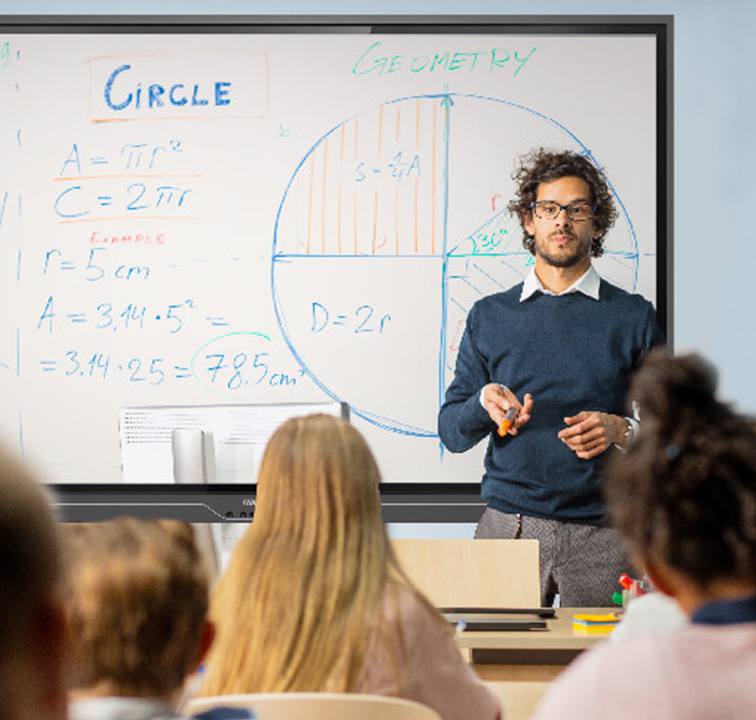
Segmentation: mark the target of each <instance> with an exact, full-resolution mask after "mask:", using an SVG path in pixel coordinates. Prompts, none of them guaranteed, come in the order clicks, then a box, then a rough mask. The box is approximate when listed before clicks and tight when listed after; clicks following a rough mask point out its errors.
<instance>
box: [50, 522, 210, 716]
mask: <svg viewBox="0 0 756 720" xmlns="http://www.w3.org/2000/svg"><path fill="white" fill-rule="evenodd" d="M61 533H62V537H63V557H64V563H65V576H66V577H65V607H66V614H67V618H68V631H69V647H70V653H69V659H68V667H67V682H68V687H69V695H70V699H71V707H70V716H69V720H90V719H94V718H96V719H97V720H122V719H123V718H130V719H131V720H150V719H151V718H161V720H165V719H167V718H177V717H178V716H177V715H176V714H175V707H176V705H177V703H178V701H179V699H180V696H181V694H182V690H183V687H184V681H185V679H186V678H187V676H189V675H190V674H191V673H192V671H193V670H195V668H196V667H197V665H198V664H199V662H200V661H201V659H202V658H203V656H204V654H205V652H206V651H207V648H208V646H209V645H210V643H211V642H212V639H213V635H214V632H213V628H212V625H211V624H210V623H209V622H208V620H207V610H208V604H209V580H208V573H207V571H206V568H205V566H204V563H203V558H202V557H201V554H200V551H199V549H198V547H197V545H196V543H195V540H194V534H193V531H192V528H191V526H190V525H188V524H186V523H183V522H179V521H175V520H142V519H137V518H126V517H124V518H116V519H114V520H108V521H105V522H100V523H91V524H80V525H79V524H76V525H64V526H62V530H61ZM218 717H223V714H220V715H218Z"/></svg>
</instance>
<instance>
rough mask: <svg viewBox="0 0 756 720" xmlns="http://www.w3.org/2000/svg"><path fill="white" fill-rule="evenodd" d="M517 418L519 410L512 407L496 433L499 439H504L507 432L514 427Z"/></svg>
mask: <svg viewBox="0 0 756 720" xmlns="http://www.w3.org/2000/svg"><path fill="white" fill-rule="evenodd" d="M516 417H517V408H516V407H515V406H514V405H512V406H511V407H510V408H509V410H507V412H506V415H504V419H503V420H502V421H501V425H499V429H498V430H497V431H496V432H497V433H499V437H504V436H505V435H506V434H507V430H509V428H510V427H512V423H513V422H514V420H515V418H516Z"/></svg>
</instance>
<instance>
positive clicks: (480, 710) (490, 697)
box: [402, 597, 503, 720]
mask: <svg viewBox="0 0 756 720" xmlns="http://www.w3.org/2000/svg"><path fill="white" fill-rule="evenodd" d="M406 599H407V598H405V600H406ZM402 629H403V631H404V636H405V641H406V643H407V651H408V668H407V676H408V677H407V679H408V687H407V693H408V696H409V697H411V698H412V699H413V700H418V701H419V702H421V703H423V704H424V705H428V706H430V707H432V708H433V709H434V710H435V711H436V712H437V713H438V714H439V715H440V716H441V717H442V719H443V720H501V719H502V718H503V711H502V708H501V704H500V702H499V699H498V697H497V696H496V695H495V694H494V692H493V691H492V690H491V689H490V688H489V687H488V686H487V685H486V684H485V683H484V682H483V681H482V680H481V679H480V678H479V677H478V676H477V675H476V674H475V672H474V671H473V669H472V668H471V667H470V665H469V664H468V663H467V662H465V660H464V658H463V657H462V654H461V652H460V651H459V648H457V645H456V643H455V642H454V635H453V633H452V632H451V631H450V629H449V628H448V627H447V626H446V625H445V624H444V623H443V622H442V621H441V619H440V618H438V617H435V616H434V614H432V612H431V610H430V609H429V608H427V607H426V606H425V605H423V604H422V603H421V602H420V601H419V600H417V599H416V598H414V597H412V598H411V600H410V603H408V604H405V605H404V611H403V618H402Z"/></svg>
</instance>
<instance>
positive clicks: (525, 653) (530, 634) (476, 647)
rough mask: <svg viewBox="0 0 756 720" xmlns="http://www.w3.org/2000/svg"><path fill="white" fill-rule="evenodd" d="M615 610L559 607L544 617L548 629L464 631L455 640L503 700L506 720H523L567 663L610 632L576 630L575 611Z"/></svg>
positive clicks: (609, 610) (478, 672)
mask: <svg viewBox="0 0 756 720" xmlns="http://www.w3.org/2000/svg"><path fill="white" fill-rule="evenodd" d="M614 611H616V608H559V609H557V611H556V617H554V618H552V619H549V620H547V621H546V625H547V629H546V630H523V631H508V630H507V631H504V630H501V631H495V632H492V631H482V632H479V631H470V632H462V633H460V634H458V635H457V636H456V642H457V646H458V647H459V648H460V649H461V650H462V651H463V652H464V653H465V654H466V656H467V658H468V660H470V661H471V662H472V665H473V667H474V669H475V672H476V673H477V674H478V675H479V676H480V678H481V679H482V680H484V681H485V682H486V684H487V685H490V686H491V688H492V689H493V690H494V692H495V693H496V694H497V695H498V696H499V698H500V699H501V702H502V704H503V706H504V711H505V716H506V718H507V720H527V719H528V718H529V717H530V716H531V715H532V714H533V711H534V710H535V708H536V706H537V705H538V702H539V701H540V699H541V696H542V695H543V693H544V692H545V691H546V688H548V686H549V684H550V683H551V681H552V680H553V679H554V678H555V677H556V676H557V675H559V673H560V672H562V670H564V668H565V667H566V666H567V664H568V663H569V662H570V661H571V660H573V659H574V658H575V657H576V656H577V655H579V654H580V653H581V652H583V651H584V650H587V649H588V648H590V647H592V646H594V645H596V644H597V643H600V642H603V641H604V640H606V638H607V637H608V636H607V635H588V634H585V633H578V632H574V631H573V630H572V616H573V614H575V613H591V614H592V613H600V614H603V613H608V612H614Z"/></svg>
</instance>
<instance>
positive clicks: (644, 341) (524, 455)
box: [438, 280, 664, 524]
mask: <svg viewBox="0 0 756 720" xmlns="http://www.w3.org/2000/svg"><path fill="white" fill-rule="evenodd" d="M521 292H522V283H520V284H518V285H515V286H514V287H513V288H511V289H509V290H508V291H506V292H503V293H498V294H496V295H490V296H488V297H485V298H483V299H482V300H479V301H478V302H477V303H475V305H474V306H473V308H472V310H471V311H470V313H469V315H468V316H467V325H466V328H465V332H464V335H463V337H462V341H461V343H460V348H459V355H458V356H457V367H456V372H455V377H454V380H453V381H452V383H451V384H450V385H449V387H448V389H447V391H446V399H445V402H444V404H443V405H442V406H441V410H440V411H439V417H438V433H439V437H440V438H441V441H442V442H443V444H444V445H445V446H446V448H448V449H449V450H450V451H451V452H463V451H465V450H467V449H469V448H471V447H472V446H473V445H476V444H477V443H478V442H480V441H481V440H482V439H483V438H484V437H488V450H487V452H486V458H485V473H484V475H483V484H482V495H483V498H484V499H485V500H486V501H487V502H488V504H489V505H490V506H491V507H493V508H495V509H497V510H500V511H502V512H508V513H516V512H520V513H524V514H526V515H533V516H535V517H545V518H553V519H557V520H563V521H567V522H578V523H589V524H602V523H603V522H604V520H605V509H604V504H603V500H602V497H601V473H600V467H601V464H602V463H603V462H604V460H605V459H606V456H607V454H608V452H612V451H613V450H609V451H607V452H606V453H602V454H601V455H599V456H598V457H596V458H593V459H591V460H581V459H580V458H578V457H577V456H576V455H575V453H574V451H572V450H570V449H569V448H568V447H567V446H566V445H565V444H564V443H563V442H562V441H561V440H559V438H558V437H557V433H558V432H559V431H560V430H561V429H562V428H564V427H565V423H564V418H565V417H568V416H570V415H576V414H577V413H579V412H581V411H583V410H600V411H603V412H607V413H613V414H615V415H624V414H625V412H626V409H625V395H626V393H627V386H628V381H629V377H630V375H631V373H632V371H633V370H634V368H635V367H636V366H637V364H638V363H639V361H640V360H641V358H642V357H643V355H644V354H645V353H646V352H647V351H648V350H649V349H650V348H651V347H653V346H654V345H659V344H662V343H663V342H664V337H663V335H662V332H661V330H660V329H659V326H658V325H657V322H656V313H655V311H654V308H653V306H652V305H651V303H650V302H648V301H647V300H645V299H644V298H643V297H641V296H640V295H631V294H629V293H627V292H625V291H624V290H621V289H620V288H617V287H615V286H614V285H612V284H610V283H608V282H606V281H605V280H602V281H601V287H600V294H599V300H594V299H592V298H590V297H587V296H586V295H583V294H582V293H572V294H568V295H561V296H552V295H544V294H543V293H541V292H536V293H535V294H534V295H532V296H531V297H530V298H528V299H527V300H525V301H524V302H520V294H521ZM491 382H496V383H501V384H502V385H506V386H507V387H508V388H510V390H512V392H513V393H515V395H517V397H518V398H519V399H520V400H522V397H523V395H525V393H527V392H529V393H531V394H532V395H533V411H532V413H531V418H530V421H529V422H528V423H526V424H525V425H524V426H523V427H522V428H520V430H519V432H518V434H517V435H516V436H509V435H508V436H506V437H504V438H500V437H499V436H498V435H497V433H496V425H495V424H494V422H493V421H492V420H491V418H490V417H489V415H488V412H487V411H486V410H485V409H484V408H483V407H482V405H481V404H480V401H479V395H480V390H481V388H482V387H483V386H484V385H487V384H488V383H491Z"/></svg>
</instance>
